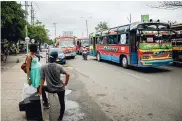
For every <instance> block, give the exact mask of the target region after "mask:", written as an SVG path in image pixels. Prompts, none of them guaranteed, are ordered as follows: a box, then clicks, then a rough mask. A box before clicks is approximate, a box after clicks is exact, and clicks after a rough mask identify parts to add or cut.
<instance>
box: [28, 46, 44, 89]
mask: <svg viewBox="0 0 182 121" xmlns="http://www.w3.org/2000/svg"><path fill="white" fill-rule="evenodd" d="M29 50H30V53H29V54H28V55H27V59H26V73H27V83H28V84H29V85H32V86H33V87H35V88H38V87H39V86H40V81H41V75H40V74H41V73H40V71H41V66H42V65H41V64H40V63H39V61H38V58H37V57H36V52H37V45H36V44H30V45H29Z"/></svg>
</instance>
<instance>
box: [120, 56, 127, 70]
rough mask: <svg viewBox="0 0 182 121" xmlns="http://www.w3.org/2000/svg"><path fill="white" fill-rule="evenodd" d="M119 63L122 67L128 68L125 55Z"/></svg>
mask: <svg viewBox="0 0 182 121" xmlns="http://www.w3.org/2000/svg"><path fill="white" fill-rule="evenodd" d="M121 64H122V67H123V68H128V59H127V57H126V56H123V57H122V60H121Z"/></svg>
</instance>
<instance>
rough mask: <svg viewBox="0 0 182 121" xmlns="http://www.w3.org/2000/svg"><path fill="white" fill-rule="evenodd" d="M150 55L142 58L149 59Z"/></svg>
mask: <svg viewBox="0 0 182 121" xmlns="http://www.w3.org/2000/svg"><path fill="white" fill-rule="evenodd" d="M149 58H150V56H143V57H142V59H149Z"/></svg>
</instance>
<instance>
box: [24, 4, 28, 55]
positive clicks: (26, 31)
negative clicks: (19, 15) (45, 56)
mask: <svg viewBox="0 0 182 121" xmlns="http://www.w3.org/2000/svg"><path fill="white" fill-rule="evenodd" d="M25 12H26V14H25V17H26V25H25V36H26V38H28V29H27V24H28V1H25ZM27 54H28V39H27Z"/></svg>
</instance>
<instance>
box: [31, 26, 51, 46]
mask: <svg viewBox="0 0 182 121" xmlns="http://www.w3.org/2000/svg"><path fill="white" fill-rule="evenodd" d="M28 36H29V37H30V39H35V40H36V41H38V42H39V43H48V42H49V37H48V30H47V29H46V28H45V26H44V25H42V23H41V22H36V23H35V25H28Z"/></svg>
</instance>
